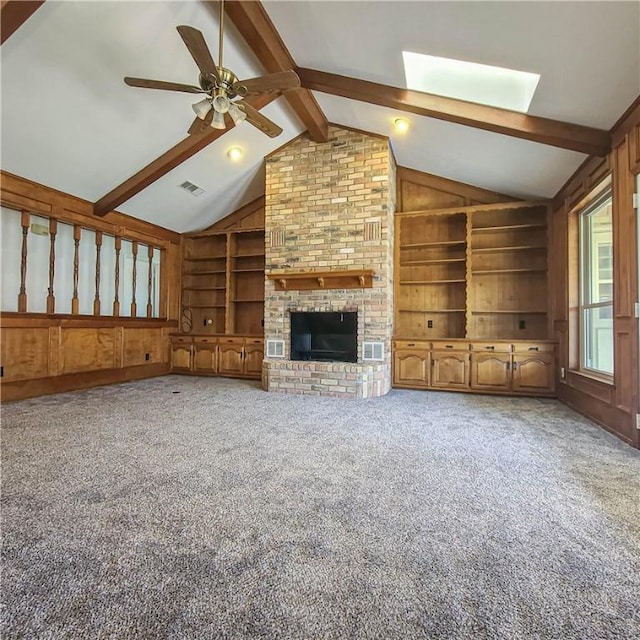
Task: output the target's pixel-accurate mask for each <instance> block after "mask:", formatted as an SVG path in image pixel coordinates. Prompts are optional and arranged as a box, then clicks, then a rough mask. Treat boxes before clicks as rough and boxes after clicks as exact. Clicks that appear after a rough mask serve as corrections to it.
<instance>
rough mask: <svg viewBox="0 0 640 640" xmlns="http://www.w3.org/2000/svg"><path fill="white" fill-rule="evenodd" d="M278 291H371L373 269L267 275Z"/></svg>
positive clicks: (288, 272)
mask: <svg viewBox="0 0 640 640" xmlns="http://www.w3.org/2000/svg"><path fill="white" fill-rule="evenodd" d="M267 278H269V280H274V281H275V284H276V291H312V290H314V289H371V288H372V287H373V269H351V270H343V271H280V272H272V273H268V274H267Z"/></svg>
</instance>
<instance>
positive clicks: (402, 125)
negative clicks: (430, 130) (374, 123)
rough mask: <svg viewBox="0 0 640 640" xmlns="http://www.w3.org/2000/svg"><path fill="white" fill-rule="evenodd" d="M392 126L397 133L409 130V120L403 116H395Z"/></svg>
mask: <svg viewBox="0 0 640 640" xmlns="http://www.w3.org/2000/svg"><path fill="white" fill-rule="evenodd" d="M393 126H394V127H395V130H396V131H397V132H398V133H406V132H407V131H408V130H409V121H408V120H405V119H404V118H396V119H395V120H394V121H393Z"/></svg>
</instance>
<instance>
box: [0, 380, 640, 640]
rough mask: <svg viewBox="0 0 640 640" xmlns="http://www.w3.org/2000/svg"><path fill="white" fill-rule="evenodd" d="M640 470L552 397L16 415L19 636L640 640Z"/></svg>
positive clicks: (110, 399) (156, 401)
mask: <svg viewBox="0 0 640 640" xmlns="http://www.w3.org/2000/svg"><path fill="white" fill-rule="evenodd" d="M639 496H640V454H639V452H638V451H636V450H633V449H631V448H630V447H628V446H626V445H624V444H623V443H621V442H619V441H618V440H616V439H615V438H614V437H612V436H610V435H609V434H607V433H605V432H604V431H602V430H601V429H600V428H598V427H596V426H595V425H593V424H591V423H589V422H588V421H587V420H585V419H583V418H581V417H580V416H578V415H576V414H574V413H573V412H571V411H570V410H568V409H567V408H565V407H563V406H562V405H560V404H559V403H557V402H555V401H553V400H535V399H508V398H493V397H489V396H472V395H457V394H446V393H435V392H413V391H393V392H392V393H391V394H390V395H388V396H387V397H384V398H379V399H374V400H363V401H351V400H339V399H329V398H325V399H321V398H309V397H299V396H298V397H293V396H283V395H277V394H267V393H265V392H262V391H261V390H259V389H258V388H257V385H255V384H253V383H250V382H243V381H232V380H224V379H215V378H188V377H178V376H171V377H165V378H159V379H155V380H149V381H142V382H137V383H132V384H126V385H120V386H113V387H105V388H100V389H93V390H89V391H85V392H78V393H71V394H64V395H59V396H52V397H45V398H41V399H36V400H29V401H25V402H21V403H16V404H12V405H8V406H6V407H4V408H3V410H2V525H3V526H2V529H3V548H2V553H3V576H2V578H3V579H2V600H3V613H2V626H1V631H2V637H3V638H4V639H7V640H8V639H10V638H11V639H12V638H29V639H32V638H34V639H35V638H43V639H44V638H47V639H56V640H58V639H67V638H69V639H84V638H87V639H92V640H93V639H106V638H111V639H113V638H118V639H119V638H122V639H143V638H144V639H152V638H153V639H156V638H158V639H164V638H166V639H205V638H207V639H209V638H210V639H244V638H264V639H270V640H271V639H301V640H302V639H304V640H307V639H309V640H312V639H318V640H321V639H322V640H324V639H336V640H337V639H351V638H353V639H373V638H376V639H380V640H395V639H398V640H400V639H402V640H410V639H412V638H416V639H417V638H424V639H427V638H428V639H430V640H433V639H465V640H467V639H473V640H480V639H485V638H487V639H488V638H492V639H525V638H535V639H539V640H544V639H558V640H573V639H576V640H578V639H580V640H585V639H586V640H588V639H591V638H593V639H594V640H595V639H598V640H602V639H608V638H617V639H618V638H619V639H620V640H622V639H624V640H629V639H631V638H637V637H640V606H639V605H638V603H639V602H640V559H639V558H640V514H639V502H638V497H639Z"/></svg>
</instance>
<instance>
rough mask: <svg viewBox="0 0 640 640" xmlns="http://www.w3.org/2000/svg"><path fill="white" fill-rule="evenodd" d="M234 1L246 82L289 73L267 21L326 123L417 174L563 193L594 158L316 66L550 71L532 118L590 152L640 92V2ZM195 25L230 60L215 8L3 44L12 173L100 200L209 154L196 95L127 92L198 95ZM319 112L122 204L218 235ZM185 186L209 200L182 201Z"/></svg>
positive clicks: (74, 15)
mask: <svg viewBox="0 0 640 640" xmlns="http://www.w3.org/2000/svg"><path fill="white" fill-rule="evenodd" d="M232 4H235V3H231V2H230V3H228V17H229V18H231V19H235V20H236V21H237V23H238V24H237V27H236V25H234V24H233V22H232V21H231V20H230V19H227V20H226V21H225V50H224V63H225V66H226V67H229V68H231V69H232V70H233V71H234V72H235V73H236V74H237V75H238V76H239V77H240V78H249V77H254V76H257V75H261V74H263V73H265V71H275V70H276V68H277V66H278V64H279V63H278V55H280V58H279V60H280V66H281V67H282V64H283V63H282V53H281V52H280V54H278V55H276V54H274V53H273V51H272V50H269V46H267V45H265V44H264V43H260V42H258V41H257V37H258V36H257V35H256V34H255V33H253V32H254V31H256V30H257V31H261V32H262V34H263V35H264V29H265V28H266V27H265V26H264V25H262V26H260V28H258V27H255V25H254V22H257V21H258V18H260V12H262V14H261V15H262V18H260V19H261V20H263V21H264V20H266V22H267V23H269V21H270V23H272V24H267V27H271V29H272V30H273V27H275V30H277V32H278V33H279V35H280V37H281V40H282V42H283V43H284V46H285V47H286V48H287V49H288V51H289V53H290V58H292V61H293V64H294V65H296V66H297V67H300V68H302V69H303V70H301V71H300V75H301V77H302V79H303V86H309V87H312V88H314V89H319V88H322V89H323V91H322V92H321V91H318V90H314V91H313V92H312V95H313V96H314V97H315V100H316V101H317V105H319V108H320V109H321V112H322V113H320V111H318V113H320V116H321V117H322V116H323V115H324V117H325V118H326V120H328V121H329V122H331V123H336V124H338V125H344V126H349V127H354V128H358V129H362V130H365V131H371V132H373V133H377V134H382V135H387V136H389V137H390V139H391V143H392V145H393V148H394V152H395V154H396V159H397V161H398V164H400V165H402V166H406V167H410V168H413V169H417V170H420V171H425V172H428V173H433V174H437V175H441V176H445V177H448V178H453V179H455V180H460V181H463V182H467V183H470V184H475V185H478V186H482V187H485V188H488V189H492V190H495V191H501V192H503V193H508V194H511V195H514V196H520V197H536V198H537V197H550V196H553V195H554V194H555V193H556V192H557V190H558V189H559V188H560V186H561V185H562V184H563V183H564V182H565V181H566V179H567V178H568V177H569V176H570V175H571V173H572V172H573V171H574V170H575V169H576V168H577V167H578V166H579V164H580V163H581V162H582V161H583V160H584V159H585V158H586V157H587V155H586V153H585V152H586V151H587V148H586V147H584V146H580V145H577V146H573V147H572V146H571V145H567V144H565V142H563V143H562V144H561V145H560V146H551V145H548V144H541V143H539V142H534V141H531V140H527V139H522V138H520V137H512V136H511V135H503V134H501V133H495V132H492V131H487V130H484V129H482V128H476V127H472V126H465V125H463V124H457V123H455V122H451V121H446V120H442V119H439V118H434V117H427V116H425V115H420V114H421V113H424V110H423V111H420V110H418V113H416V112H415V111H416V110H415V109H413V110H412V111H413V112H412V113H404V114H403V112H402V111H401V110H400V109H402V108H403V105H402V104H400V103H399V102H398V101H394V100H391V99H390V95H391V94H389V95H387V94H386V93H385V92H384V91H374V90H373V89H371V88H370V87H369V86H368V85H366V84H365V85H360V84H358V83H355V82H351V83H349V82H347V83H346V86H347V89H348V90H347V91H344V90H340V89H337V88H336V86H334V85H335V77H334V75H329V76H326V78H325V76H324V75H322V74H320V75H322V78H323V81H322V82H320V81H318V80H317V78H318V77H319V75H318V74H316V75H314V74H312V73H311V72H306V71H304V69H310V70H318V71H322V72H326V73H328V74H337V75H339V76H348V77H350V78H355V79H359V80H363V81H369V82H374V83H379V84H381V85H386V86H390V87H397V88H400V89H404V88H406V84H405V77H404V70H403V67H402V51H403V50H410V51H415V52H419V53H425V54H431V55H436V56H444V57H449V58H455V59H460V60H467V61H473V62H478V63H483V64H490V65H496V66H501V67H508V68H513V69H519V70H524V71H532V72H535V73H539V74H540V75H541V79H540V83H539V85H538V88H537V91H536V93H535V95H534V98H533V102H532V104H531V108H530V110H529V114H530V115H533V116H539V117H541V118H548V119H552V120H558V121H563V122H565V123H573V124H575V125H582V129H584V131H583V130H582V129H580V128H575V129H572V128H569V129H567V131H568V132H569V133H568V134H567V136H568V137H569V138H572V137H575V138H576V139H578V138H581V136H583V134H584V135H585V136H587V137H589V136H592V134H594V132H593V131H592V130H591V129H597V130H608V129H609V128H610V127H611V126H612V125H613V124H614V122H615V121H616V119H617V118H618V117H619V116H620V115H621V114H622V112H623V111H624V110H625V109H626V108H627V107H628V106H629V105H630V104H631V103H632V102H633V100H634V99H635V98H636V97H637V96H638V95H639V94H640V4H639V3H636V2H400V1H396V0H393V1H371V2H362V1H361V2H342V1H335V0H334V1H331V2H328V1H318V0H309V1H305V0H297V1H295V2H294V1H279V0H264V2H263V8H264V11H263V9H262V8H261V7H259V12H258V13H256V6H255V5H253V6H252V5H251V4H250V3H238V5H237V6H236V7H235V8H234V7H232V6H231V5H232ZM242 5H244V8H243V7H242ZM245 8H246V10H245ZM4 10H5V8H4V7H3V12H4ZM264 12H266V18H265V14H264ZM3 15H4V14H3ZM256 16H257V17H256ZM181 24H186V25H191V26H194V27H196V28H197V29H200V30H201V31H202V32H203V33H204V35H205V38H206V40H207V42H208V44H209V47H210V49H211V51H212V52H213V53H214V54H217V45H218V35H217V34H218V20H217V3H215V2H201V1H199V0H193V1H191V2H161V1H160V2H126V1H124V2H102V1H98V0H94V1H86V0H83V1H68V2H53V1H52V0H48V1H47V2H45V3H44V4H43V5H42V6H41V7H40V8H38V9H37V11H35V12H34V13H33V15H32V16H31V17H29V18H28V19H27V20H26V21H25V22H24V24H23V25H22V26H20V27H19V28H18V29H17V30H16V31H15V33H13V34H12V35H10V37H8V39H7V40H6V42H4V43H3V44H2V47H1V49H0V55H1V56H2V57H1V63H2V140H1V143H2V148H1V151H2V156H1V166H2V169H4V170H6V171H9V172H11V173H15V174H18V175H21V176H24V177H26V178H29V179H32V180H35V181H37V182H41V183H43V184H45V185H48V186H51V187H54V188H57V189H60V190H63V191H67V192H69V193H72V194H74V195H77V196H80V197H82V198H85V199H87V200H89V201H91V202H99V201H101V199H104V198H105V195H107V194H110V193H112V192H113V190H114V189H116V188H117V187H118V186H119V185H121V184H122V183H123V182H125V181H126V180H127V179H129V178H130V177H131V176H133V175H135V174H136V173H137V172H139V171H140V170H141V169H143V168H144V167H146V166H147V165H149V163H151V162H153V161H154V160H155V159H156V158H158V157H166V156H163V154H166V152H167V151H168V150H169V149H171V148H172V147H175V146H176V145H180V144H187V145H190V146H193V140H190V141H187V143H182V142H181V141H183V140H185V138H188V136H187V129H188V127H189V125H190V123H191V121H192V120H193V112H192V110H191V104H192V103H193V102H195V101H196V99H194V96H189V95H188V94H183V93H171V92H164V91H150V90H144V89H136V88H131V87H127V86H126V85H125V84H124V83H123V81H122V79H123V77H124V76H127V75H128V76H139V77H146V78H156V79H162V80H169V81H174V82H180V83H187V84H193V83H197V68H196V66H195V64H194V62H193V59H192V58H191V56H190V55H189V52H188V51H187V49H186V48H185V46H184V44H183V42H182V40H181V39H180V37H179V35H178V33H177V31H176V29H175V27H176V26H177V25H181ZM241 34H243V35H244V36H245V37H247V38H248V40H249V41H250V42H249V44H247V42H245V40H244V39H243V36H242V35H241ZM258 35H259V34H258ZM4 37H5V36H4V32H3V40H4ZM267 44H269V43H267ZM250 45H251V46H250ZM270 46H271V47H273V46H274V45H273V42H271V43H270ZM254 49H255V51H256V52H257V53H258V56H259V57H258V56H256V54H255V53H254ZM270 56H271V57H270ZM214 57H215V55H214ZM285 66H286V65H285ZM314 78H315V81H314ZM327 78H328V80H327ZM323 83H324V84H323ZM332 83H333V84H332ZM329 85H331V86H329ZM363 87H364V88H363ZM367 91H368V92H369V94H370V95H369V94H368V93H367ZM332 94H334V95H332ZM383 94H384V95H385V96H386V98H387V101H385V100H380V99H379V98H380V96H382V95H383ZM345 95H346V96H350V97H345ZM355 97H358V98H361V99H360V100H356V99H354V98H355ZM363 100H366V101H363ZM371 102H378V104H371ZM291 105H293V107H292V106H291ZM317 105H315V104H314V101H313V99H312V98H311V95H309V93H304V92H303V90H299V91H298V92H297V94H296V95H295V96H294V97H293V99H291V100H290V101H287V100H286V99H285V98H278V99H277V100H275V101H273V102H271V103H270V104H268V105H267V106H266V107H264V109H262V112H263V113H264V114H265V115H267V116H268V117H269V118H271V119H272V120H274V121H275V122H277V123H278V124H279V125H280V126H281V127H282V128H283V133H282V134H281V135H280V136H279V137H277V138H274V139H271V138H268V137H266V136H265V135H263V134H262V133H260V132H259V131H258V130H257V129H255V128H253V127H251V126H249V125H247V124H246V123H244V124H242V125H240V126H238V127H236V128H233V129H231V130H228V131H227V132H225V133H224V135H220V136H219V137H218V138H217V139H216V140H214V141H213V142H211V143H210V144H208V145H205V144H204V143H203V144H202V145H201V146H202V147H203V148H202V149H201V150H199V151H198V152H197V153H195V154H194V155H192V156H191V157H189V158H188V159H186V160H184V161H183V162H181V163H180V164H177V166H176V167H175V168H173V169H172V170H170V171H168V172H166V173H164V174H163V175H160V177H159V178H158V179H156V180H155V181H153V182H150V184H148V186H146V187H145V188H144V189H142V190H141V191H140V192H139V193H137V194H136V195H134V196H133V197H131V198H129V199H126V200H124V201H123V202H122V204H119V206H117V209H118V210H119V211H122V212H124V213H128V214H130V215H133V216H135V217H138V218H141V219H144V220H148V221H151V222H154V223H157V224H160V225H162V226H165V227H168V228H170V229H173V230H176V231H186V230H193V229H197V228H201V227H204V226H206V225H208V224H211V223H212V222H215V221H216V220H217V219H219V218H221V217H222V216H224V215H226V214H228V213H230V212H231V211H233V210H234V209H236V208H237V207H239V206H241V205H242V204H244V203H246V202H248V201H250V200H251V199H253V198H255V197H257V196H258V195H260V194H261V193H263V191H264V184H263V158H264V156H265V155H266V154H268V153H270V152H271V151H273V150H274V149H276V148H278V147H280V146H281V145H283V144H285V143H286V142H287V141H288V140H290V139H292V138H294V137H295V136H297V135H298V134H300V133H301V132H303V131H304V130H306V129H307V128H308V127H309V128H310V127H312V126H315V123H314V122H313V121H312V120H309V114H308V111H307V112H306V115H305V109H307V110H308V109H311V111H313V109H316V110H317ZM381 105H386V106H381ZM405 106H406V105H405ZM400 115H404V117H407V118H408V120H409V121H410V125H411V126H410V130H409V132H408V133H406V134H404V135H402V136H400V135H398V134H396V133H395V132H394V130H393V126H392V124H393V120H394V119H395V118H397V117H399V116H400ZM301 116H302V118H301ZM541 122H542V121H541ZM534 124H536V125H537V123H534ZM545 127H546V125H545ZM545 127H543V129H545V131H546V128H545ZM310 130H311V129H310ZM599 133H600V132H597V131H596V132H595V135H596V137H597V135H598V134H599ZM592 137H593V136H592ZM585 139H586V138H585ZM206 142H209V140H207V141H206ZM231 146H240V147H242V148H243V149H244V151H245V155H244V157H243V158H242V160H241V161H240V162H238V163H233V162H231V161H230V160H229V158H228V157H227V154H226V152H227V150H228V149H229V147H231ZM561 147H564V148H561ZM574 149H580V150H574ZM192 151H193V149H192ZM583 151H585V152H583ZM187 155H188V154H187ZM181 159H183V156H180V157H179V158H178V160H181ZM162 173H163V172H160V174H162ZM154 177H157V176H154ZM185 180H188V181H190V182H193V183H195V184H197V185H198V186H200V187H202V188H203V189H205V194H204V195H202V196H200V197H194V196H192V195H190V194H189V193H186V192H185V191H183V190H181V189H179V187H178V185H180V184H181V183H182V182H184V181H185ZM134 191H135V190H134ZM127 195H128V193H127ZM107 201H109V198H107Z"/></svg>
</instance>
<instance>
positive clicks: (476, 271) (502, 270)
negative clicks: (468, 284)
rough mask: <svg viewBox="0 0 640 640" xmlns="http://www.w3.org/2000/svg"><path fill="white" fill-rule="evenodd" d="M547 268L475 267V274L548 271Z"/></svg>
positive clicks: (473, 272)
mask: <svg viewBox="0 0 640 640" xmlns="http://www.w3.org/2000/svg"><path fill="white" fill-rule="evenodd" d="M546 272H547V270H546V269H475V270H473V271H471V273H472V274H473V275H474V276H486V275H490V274H494V273H546Z"/></svg>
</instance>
